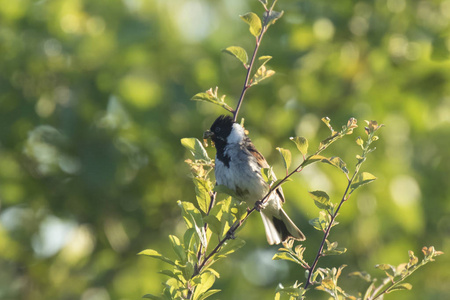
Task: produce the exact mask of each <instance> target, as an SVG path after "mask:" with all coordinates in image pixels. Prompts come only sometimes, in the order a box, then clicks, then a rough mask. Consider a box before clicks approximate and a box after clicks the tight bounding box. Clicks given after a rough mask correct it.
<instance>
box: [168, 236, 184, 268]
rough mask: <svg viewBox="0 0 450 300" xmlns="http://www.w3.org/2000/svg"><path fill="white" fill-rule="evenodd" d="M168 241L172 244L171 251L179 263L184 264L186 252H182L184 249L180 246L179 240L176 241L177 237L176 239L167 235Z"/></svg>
mask: <svg viewBox="0 0 450 300" xmlns="http://www.w3.org/2000/svg"><path fill="white" fill-rule="evenodd" d="M169 239H170V242H171V244H172V249H173V251H174V252H175V254H176V255H177V256H178V258H179V259H180V261H181V263H183V264H184V263H185V262H186V260H187V258H186V252H185V251H184V248H183V246H182V245H181V242H180V240H179V239H178V237H176V236H174V235H169Z"/></svg>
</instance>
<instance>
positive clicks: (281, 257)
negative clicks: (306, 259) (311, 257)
mask: <svg viewBox="0 0 450 300" xmlns="http://www.w3.org/2000/svg"><path fill="white" fill-rule="evenodd" d="M272 260H287V261H292V262H295V263H296V264H299V265H302V263H301V262H300V260H299V259H298V258H296V257H295V256H294V255H292V254H291V253H289V252H278V253H275V255H274V256H273V257H272Z"/></svg>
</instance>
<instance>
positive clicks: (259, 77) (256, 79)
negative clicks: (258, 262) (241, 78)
mask: <svg viewBox="0 0 450 300" xmlns="http://www.w3.org/2000/svg"><path fill="white" fill-rule="evenodd" d="M274 74H275V71H274V70H268V69H267V68H266V66H265V65H262V66H260V67H259V68H258V70H257V71H256V73H255V75H253V78H252V80H251V83H250V84H251V85H256V84H258V83H260V82H261V81H263V80H264V79H267V78H269V77H271V76H273V75H274Z"/></svg>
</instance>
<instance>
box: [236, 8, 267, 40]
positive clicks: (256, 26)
mask: <svg viewBox="0 0 450 300" xmlns="http://www.w3.org/2000/svg"><path fill="white" fill-rule="evenodd" d="M240 17H241V19H242V20H244V22H245V23H247V24H248V25H249V26H250V28H249V29H250V33H251V34H253V36H255V37H258V36H259V34H260V33H261V30H262V24H261V19H260V18H259V17H258V16H257V15H256V14H255V13H253V12H249V13H246V14H245V15H242V16H240Z"/></svg>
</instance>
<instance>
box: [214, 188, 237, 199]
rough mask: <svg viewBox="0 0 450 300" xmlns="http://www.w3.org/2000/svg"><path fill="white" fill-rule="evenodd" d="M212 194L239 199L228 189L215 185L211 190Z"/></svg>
mask: <svg viewBox="0 0 450 300" xmlns="http://www.w3.org/2000/svg"><path fill="white" fill-rule="evenodd" d="M213 191H214V192H217V193H222V194H226V195H228V196H231V197H234V198H239V196H238V195H237V194H236V193H235V192H234V191H233V190H232V189H230V188H229V187H227V186H225V185H216V186H215V187H214V189H213Z"/></svg>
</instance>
